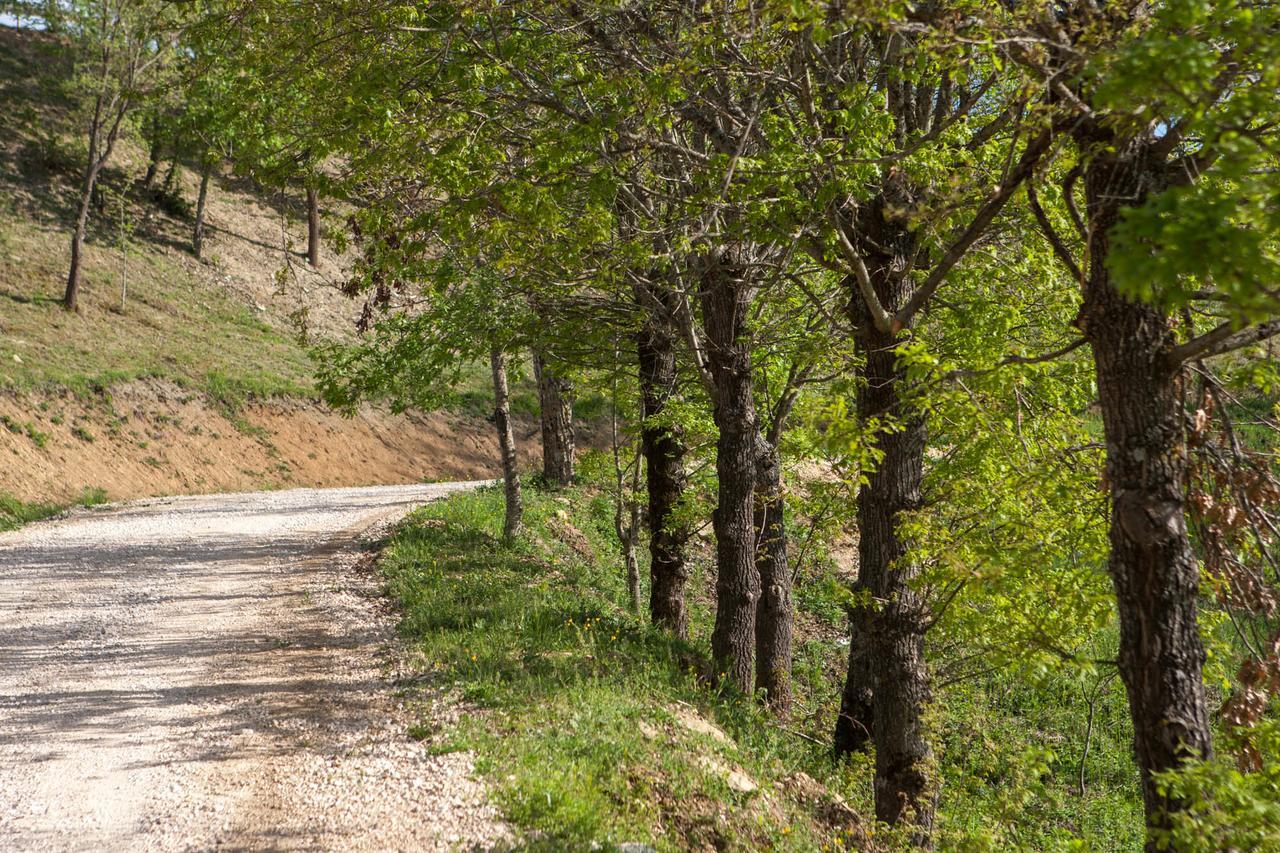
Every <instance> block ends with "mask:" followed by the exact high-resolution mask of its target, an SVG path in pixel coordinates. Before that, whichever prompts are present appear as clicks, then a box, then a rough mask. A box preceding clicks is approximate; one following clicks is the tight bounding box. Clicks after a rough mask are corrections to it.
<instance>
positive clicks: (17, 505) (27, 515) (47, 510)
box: [0, 488, 107, 532]
mask: <svg viewBox="0 0 1280 853" xmlns="http://www.w3.org/2000/svg"><path fill="white" fill-rule="evenodd" d="M106 502H107V493H106V492H105V491H103V490H102V489H97V488H86V489H85V490H84V492H83V493H82V494H81V495H80V497H79V498H78V499H76V500H74V501H72V502H70V503H69V504H53V503H26V502H24V501H20V500H18V499H17V498H15V497H14V496H13V495H11V494H9V493H8V492H3V491H0V532H3V531H6V530H16V529H17V528H19V527H21V526H22V525H24V524H30V523H31V522H33V521H41V520H42V519H46V518H49V517H51V516H54V515H57V514H58V513H60V512H64V511H65V510H66V509H67V508H68V507H69V506H84V507H91V506H97V505H99V504H103V503H106Z"/></svg>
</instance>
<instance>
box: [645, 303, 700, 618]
mask: <svg viewBox="0 0 1280 853" xmlns="http://www.w3.org/2000/svg"><path fill="white" fill-rule="evenodd" d="M653 296H654V297H655V298H661V297H662V294H658V293H654V294H653ZM637 301H638V302H640V303H641V305H640V307H641V310H644V311H645V312H646V313H647V315H648V319H647V320H646V322H645V324H644V327H643V328H642V329H641V330H640V333H639V335H638V337H637V340H636V355H637V362H638V372H639V380H640V399H641V408H642V410H641V415H642V416H643V418H644V424H643V427H642V429H641V433H640V443H641V448H642V451H643V452H644V460H645V477H646V481H647V483H648V497H649V507H648V513H647V519H648V525H649V618H650V619H651V620H652V621H653V624H654V625H657V626H659V627H662V628H665V629H667V630H669V631H670V632H671V633H673V634H675V635H676V636H677V637H681V638H686V637H688V635H689V614H688V611H687V609H686V608H685V601H684V587H685V582H686V581H688V579H689V570H688V567H687V566H686V564H685V559H684V543H685V538H686V532H685V531H684V530H683V529H682V528H681V527H680V525H679V524H678V523H677V521H676V517H675V513H676V507H677V506H678V505H679V503H680V499H681V497H682V496H683V495H684V486H685V474H684V454H685V446H684V441H683V439H682V437H681V431H680V429H679V427H676V426H673V425H671V424H670V423H664V422H663V418H664V415H665V414H666V406H667V403H668V401H670V400H671V398H672V396H673V395H674V394H675V391H676V343H675V339H674V336H673V335H672V333H671V330H670V328H669V326H668V325H667V323H666V322H665V321H664V320H663V318H662V317H660V316H658V314H657V312H655V311H654V310H653V309H652V308H651V307H650V306H647V305H645V304H644V303H645V299H644V298H643V295H638V298H637Z"/></svg>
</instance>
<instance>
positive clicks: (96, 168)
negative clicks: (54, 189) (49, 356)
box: [62, 0, 176, 311]
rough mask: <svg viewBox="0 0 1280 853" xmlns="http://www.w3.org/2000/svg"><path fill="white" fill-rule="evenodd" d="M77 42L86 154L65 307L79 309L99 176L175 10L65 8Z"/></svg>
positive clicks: (154, 73) (148, 5)
mask: <svg viewBox="0 0 1280 853" xmlns="http://www.w3.org/2000/svg"><path fill="white" fill-rule="evenodd" d="M66 12H67V15H68V19H69V21H71V23H69V27H68V28H69V30H70V31H71V32H72V33H73V34H74V38H75V40H76V51H77V53H78V55H79V61H78V66H79V68H80V74H81V80H82V81H83V82H82V85H83V88H84V92H85V97H86V99H87V100H88V101H89V103H90V104H91V106H90V107H89V120H88V128H87V141H88V148H87V156H86V162H85V169H84V176H83V179H82V181H81V186H80V201H79V206H78V209H77V212H76V217H75V221H74V225H73V228H72V233H71V263H70V266H69V269H68V271H67V285H66V289H65V292H64V294H63V298H62V304H63V307H65V308H66V309H67V310H68V311H76V310H78V307H79V297H80V279H81V264H82V257H81V256H82V254H83V252H84V239H85V232H86V230H87V228H88V224H89V214H90V209H91V207H92V205H93V197H94V190H95V189H96V187H97V184H98V177H99V176H100V175H101V174H102V170H103V169H104V168H105V167H106V165H107V163H108V162H110V160H111V155H112V154H113V153H114V151H115V147H116V142H117V141H118V140H119V138H120V134H121V133H122V132H123V131H124V130H125V127H126V119H127V118H128V116H129V114H130V112H131V111H132V110H133V109H134V108H135V107H137V106H138V104H139V103H140V102H141V101H142V100H143V99H144V98H145V97H146V96H147V93H148V91H149V88H150V87H151V86H152V85H154V83H155V81H156V79H157V78H158V76H159V75H160V72H161V71H162V70H163V69H164V68H165V66H166V63H167V62H168V61H169V60H170V58H171V56H172V50H173V33H174V32H175V26H176V22H175V19H174V17H173V15H174V11H173V10H172V9H171V7H169V6H167V5H164V4H159V5H157V4H155V3H152V2H150V0H93V2H76V3H72V4H69V5H68V7H67V8H66Z"/></svg>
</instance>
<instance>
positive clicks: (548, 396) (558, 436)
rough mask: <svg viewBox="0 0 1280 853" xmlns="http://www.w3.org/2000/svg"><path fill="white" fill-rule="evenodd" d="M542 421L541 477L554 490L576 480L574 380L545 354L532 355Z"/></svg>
mask: <svg viewBox="0 0 1280 853" xmlns="http://www.w3.org/2000/svg"><path fill="white" fill-rule="evenodd" d="M533 372H534V375H535V377H536V378H537V380H538V402H539V404H540V405H539V408H540V411H541V421H542V479H543V481H544V482H545V483H546V484H547V485H548V486H550V487H551V488H553V489H562V488H564V487H565V486H568V485H571V484H572V483H573V383H572V382H571V381H570V380H568V379H566V378H565V377H564V376H563V375H561V374H560V373H559V372H558V371H557V368H556V365H555V363H554V361H552V360H551V359H549V358H548V357H547V355H546V354H545V353H542V352H537V351H535V352H534V354H533Z"/></svg>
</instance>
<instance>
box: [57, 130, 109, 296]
mask: <svg viewBox="0 0 1280 853" xmlns="http://www.w3.org/2000/svg"><path fill="white" fill-rule="evenodd" d="M90 157H91V159H92V162H91V163H90V164H89V166H88V168H86V169H85V174H84V183H83V184H82V185H81V188H80V207H79V209H78V210H77V211H76V222H75V227H74V228H73V229H72V231H71V266H70V268H69V269H68V271H67V287H66V290H65V291H63V294H62V307H63V308H65V309H67V310H68V311H79V310H80V268H81V265H82V260H83V259H82V256H83V254H84V235H85V231H86V230H87V229H88V226H89V211H90V209H91V208H92V207H93V191H94V188H95V187H96V186H97V183H98V172H99V171H100V167H99V164H98V162H97V159H96V157H94V156H93V155H92V154H91V155H90Z"/></svg>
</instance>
